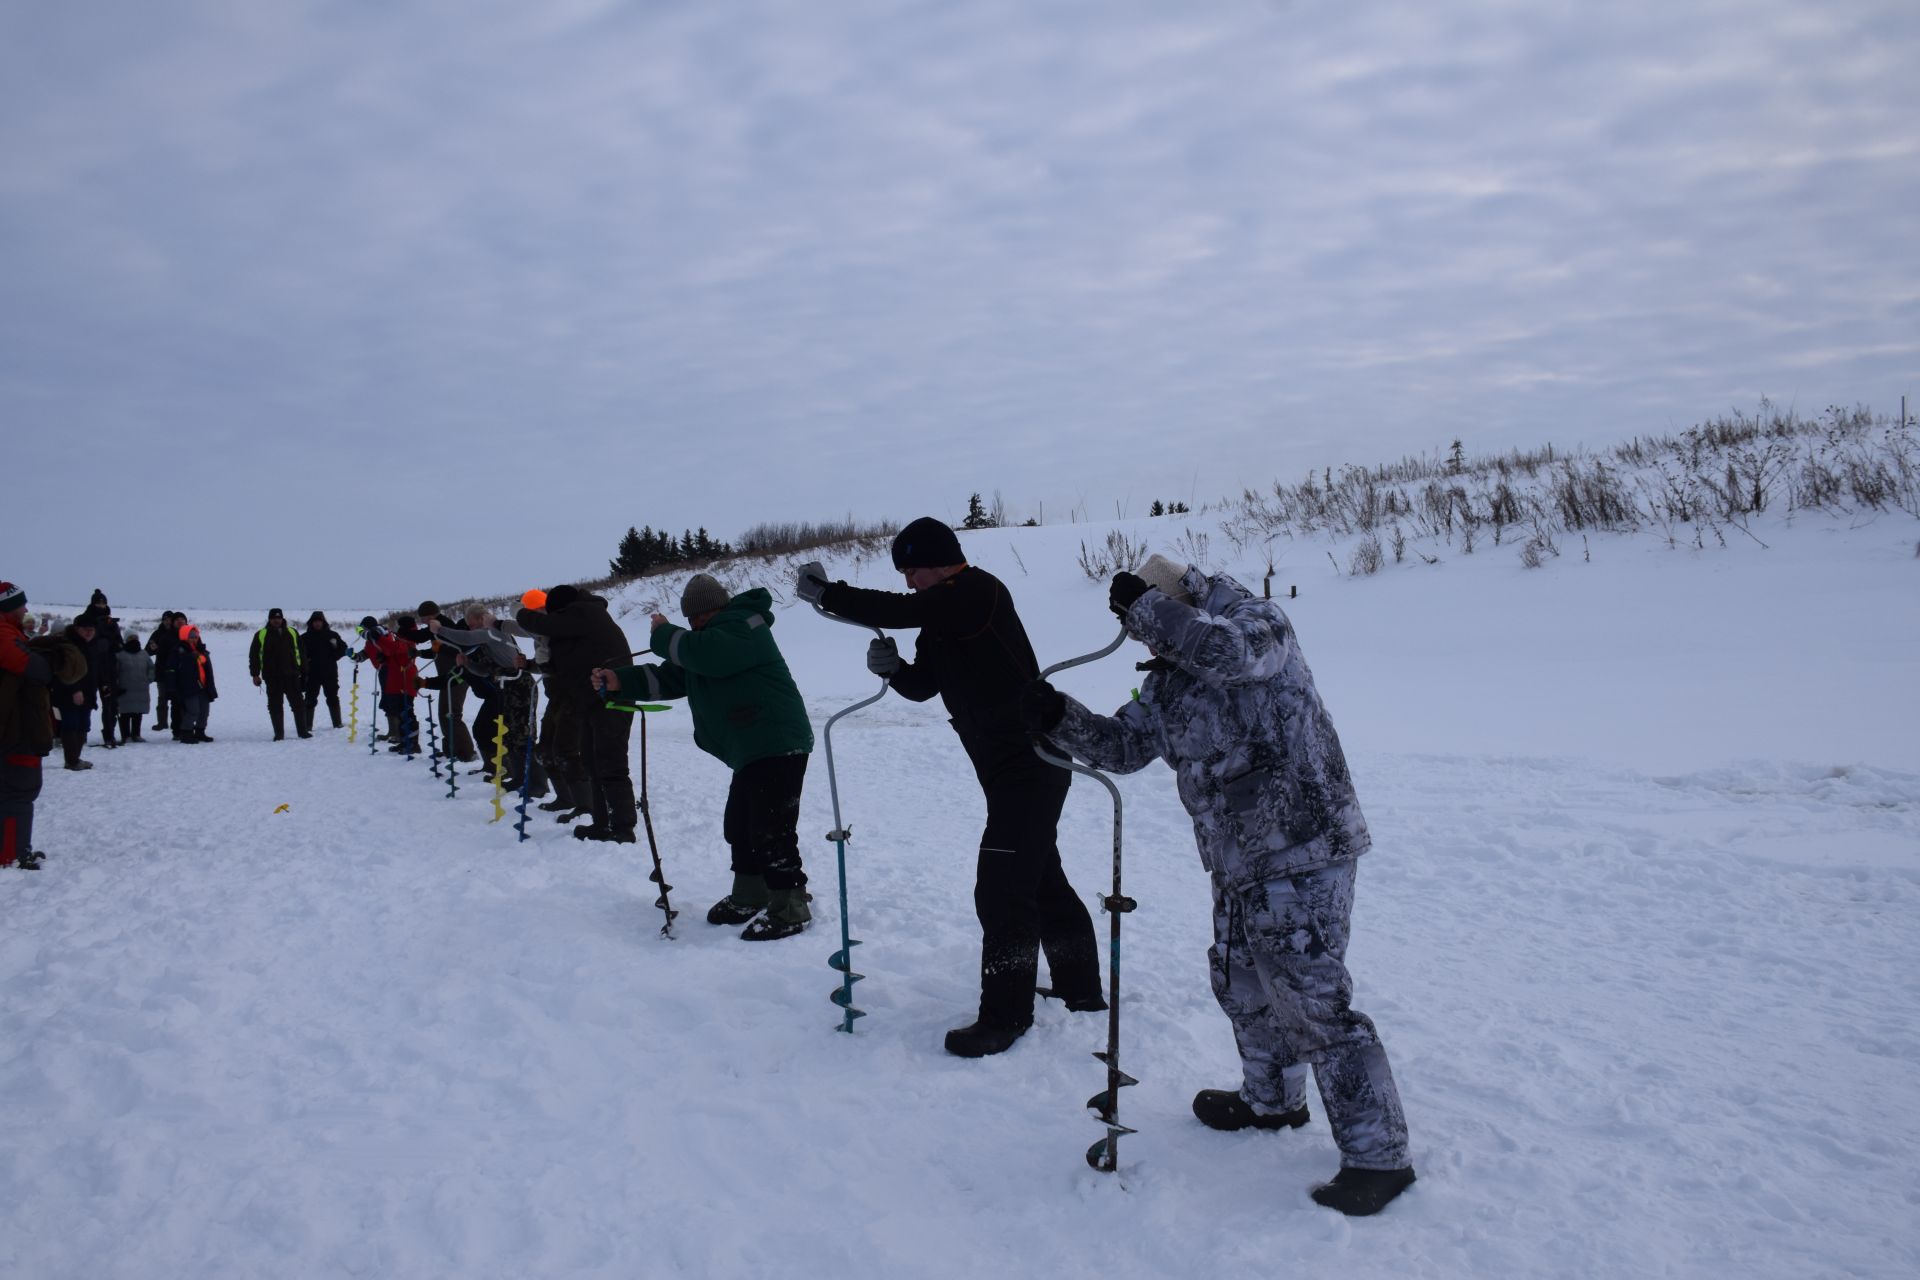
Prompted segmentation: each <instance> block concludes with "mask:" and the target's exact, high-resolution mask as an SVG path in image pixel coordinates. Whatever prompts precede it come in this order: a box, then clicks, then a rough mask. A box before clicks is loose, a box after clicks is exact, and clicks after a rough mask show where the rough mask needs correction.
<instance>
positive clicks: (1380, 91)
mask: <svg viewBox="0 0 1920 1280" xmlns="http://www.w3.org/2000/svg"><path fill="white" fill-rule="evenodd" d="M1903 391H1904V392H1906V393H1908V394H1910V395H1913V396H1915V398H1916V400H1920V5H1916V4H1914V3H1913V2H1912V0H1887V2H1885V3H1875V2H1868V0H1832V2H1830V3H1813V2H1811V0H1803V2H1800V3H1792V2H1786V0H1682V2H1681V3H1675V2H1674V0H1660V2H1659V3H1645V2H1642V0H1615V2H1610V3H1605V4H1593V3H1562V2H1559V0H1474V2H1468V0H1460V2H1458V3H1430V2H1419V0H1382V2H1380V3H1356V2H1355V0H1296V2H1294V3H1278V2H1275V0H1265V2H1258V0H1183V2H1182V3H1167V2H1166V0H1047V2H1046V3H1034V2H1033V0H968V2H967V3H955V2H947V3H931V2H929V0H921V2H918V3H908V2H906V0H834V2H832V3H808V4H799V3H792V2H791V0H699V2H695V0H685V2H682V3H668V2H663V0H654V2H648V3H642V2H639V0H629V2H625V3H619V2H614V0H541V2H540V3H537V4H529V3H524V2H520V0H515V2H512V3H508V2H505V0H457V2H455V0H438V2H424V3H410V2H405V0H396V3H393V4H364V3H346V2H344V0H336V2H333V3H294V2H292V0H284V2H277V3H272V4H258V3H251V2H250V0H224V2H218V3H216V2H212V0H171V2H170V3H167V4H148V3H141V2H137V0H118V2H117V3H112V2H106V0H74V2H72V3H60V4H33V3H28V2H27V0H6V2H5V3H0V424H4V433H5V436H4V438H5V443H4V453H3V454H0V458H4V462H3V464H0V465H3V466H4V471H5V474H6V476H7V479H8V481H9V483H8V484H7V490H8V499H7V509H8V513H9V519H8V521H7V524H8V527H7V530H6V535H5V538H4V543H0V546H3V547H4V551H3V552H0V556H3V557H4V561H5V563H3V564H0V577H10V578H13V579H15V580H17V581H20V582H23V583H26V584H27V585H28V589H29V592H30V594H34V595H36V596H38V597H39V598H41V599H44V600H55V599H67V600H72V599H75V598H78V597H83V596H84V593H85V592H86V591H87V590H88V589H90V588H91V587H93V586H96V585H98V586H105V587H106V588H107V589H108V591H109V593H110V594H112V595H113V596H114V598H115V599H116V601H119V600H125V601H128V602H150V603H153V604H173V603H176V602H184V603H191V604H198V605H201V606H221V605H253V604H258V603H265V602H268V601H269V600H271V601H273V602H280V603H284V604H285V605H286V606H287V607H288V608H290V609H294V608H298V609H305V608H306V607H308V605H307V604H303V603H302V602H303V601H308V602H313V603H321V602H328V601H354V602H358V601H367V600H387V601H391V602H393V603H396V604H398V603H402V602H407V601H411V600H415V599H417V598H419V597H420V596H422V595H426V594H438V595H454V594H459V593H463V592H467V591H486V590H505V589H518V588H519V587H521V586H524V585H531V584H534V583H540V584H545V585H551V583H553V582H555V581H559V580H562V579H565V578H568V577H572V576H584V575H587V574H591V573H594V572H597V571H600V570H602V569H603V568H604V563H605V560H606V558H607V557H608V556H609V555H610V554H611V553H612V551H613V544H614V542H615V541H616V540H617V538H618V536H619V534H620V533H621V532H622V531H623V530H624V529H625V528H626V526H627V525H629V524H654V525H665V526H669V527H672V528H674V529H679V528H681V527H683V526H690V525H706V526H708V527H710V528H711V529H712V530H713V532H714V533H716V534H717V535H720V536H723V537H732V536H734V535H736V534H738V533H739V532H740V531H741V530H742V529H744V528H745V527H746V526H748V525H750V524H752V523H755V522H756V521H759V520H762V519H796V518H798V519H807V518H814V519H818V518H827V517H835V516H839V515H843V514H846V513H848V512H852V513H853V514H855V515H857V516H860V517H863V518H878V517H885V516H893V517H900V518H906V517H910V516H912V515H915V514H919V513H922V512H933V513H936V514H941V515H947V516H950V517H953V518H956V519H957V518H958V516H959V515H960V514H961V513H962V512H963V511H964V509H965V503H966V497H967V494H968V493H969V492H970V491H972V490H976V489H977V490H982V491H986V492H989V493H991V491H993V490H995V489H998V490H1000V491H1001V492H1002V493H1003V495H1004V497H1005V499H1006V501H1007V502H1008V504H1009V505H1010V506H1011V507H1012V508H1013V509H1014V511H1015V512H1016V513H1017V514H1022V515H1024V514H1027V513H1029V512H1037V511H1038V509H1039V504H1041V503H1043V502H1044V504H1045V514H1046V518H1047V520H1048V522H1049V523H1052V522H1053V521H1055V520H1056V519H1064V518H1066V516H1067V514H1068V512H1069V510H1070V509H1072V508H1073V507H1075V506H1076V505H1079V506H1082V507H1083V508H1084V509H1085V510H1086V511H1087V512H1088V513H1089V514H1091V515H1093V516H1094V517H1096V518H1098V517H1101V516H1111V515H1112V514H1113V511H1114V507H1115V503H1116V502H1117V501H1120V502H1126V503H1128V504H1129V509H1130V510H1131V511H1133V512H1134V513H1136V514H1137V513H1139V511H1140V510H1141V509H1142V508H1143V507H1144V505H1145V503H1146V502H1147V500H1148V499H1150V498H1152V497H1156V496H1167V497H1181V498H1186V497H1190V496H1191V497H1193V498H1195V499H1198V500H1206V499H1209V498H1213V497H1217V496H1220V495H1221V494H1224V493H1228V492H1237V491H1238V489H1239V488H1240V487H1242V486H1243V485H1245V484H1249V483H1252V484H1259V483H1263V482H1264V481H1266V480H1269V479H1271V478H1272V477H1274V476H1276V475H1286V476H1289V477H1292V476H1297V475H1299V474H1301V473H1303V472H1304V471H1305V470H1306V469H1308V468H1309V467H1319V466H1324V465H1334V466H1338V465H1340V464H1341V463H1343V462H1362V463H1366V462H1375V461H1381V460H1385V459H1389V458H1393V457H1397V456H1399V455H1400V454H1402V453H1408V452H1423V451H1435V450H1438V449H1440V448H1443V447H1444V446H1445V444H1446V443H1447V442H1448V441H1449V440H1451V439H1452V438H1453V437H1455V436H1460V437H1463V438H1464V439H1465V440H1466V442H1467V445H1468V447H1469V449H1471V450H1475V451H1482V450H1489V451H1490V450H1493V449H1496V448H1502V447H1506V446H1509V445H1514V444H1538V443H1544V442H1547V441H1552V442H1554V443H1556V444H1559V445H1561V446H1572V445H1576V444H1581V443H1586V444H1590V445H1599V444H1605V443H1608V442H1611V441H1615V440H1618V439H1622V438H1624V437H1626V436H1628V435H1631V434H1633V433H1635V432H1638V431H1642V430H1654V429H1665V428H1670V427H1684V426H1686V425H1689V424H1690V423H1692V422H1694V421H1697V420H1699V419H1700V418H1702V417H1705V416H1708V415H1711V414H1713V413H1715V412H1718V411H1721V410H1724V409H1727V408H1730V407H1734V406H1740V407H1745V408H1752V407H1754V406H1755V404H1756V403H1757V401H1758V399H1759V397H1761V396H1762V395H1767V396H1771V397H1773V398H1774V399H1775V400H1776V401H1780V402H1783V403H1793V404H1796V405H1798V406H1799V407H1801V408H1804V409H1813V410H1818V409H1819V408H1821V407H1823V406H1825V405H1826V404H1828V403H1833V402H1843V403H1849V404H1850V403H1853V402H1856V401H1866V402H1868V403H1871V404H1873V405H1875V406H1876V407H1878V408H1883V409H1888V410H1893V409H1896V408H1897V403H1898V398H1899V396H1900V394H1901V393H1902V392H1903Z"/></svg>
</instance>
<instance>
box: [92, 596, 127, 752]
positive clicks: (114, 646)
mask: <svg viewBox="0 0 1920 1280" xmlns="http://www.w3.org/2000/svg"><path fill="white" fill-rule="evenodd" d="M87 613H88V614H91V615H92V616H93V640H92V642H91V644H90V646H89V648H88V649H87V668H88V670H89V672H90V674H91V676H92V683H93V688H94V695H93V696H94V697H96V698H98V700H99V705H100V744H101V745H102V746H106V747H117V746H119V745H120V743H119V741H118V740H117V739H115V738H114V736H113V734H114V727H115V726H116V725H118V724H119V723H120V719H119V717H120V708H119V705H118V704H119V701H120V694H119V688H120V679H119V673H120V668H119V663H120V646H121V645H122V644H123V643H124V640H123V639H122V637H121V635H120V619H118V618H116V617H114V616H113V610H112V608H111V607H110V606H109V605H108V604H107V593H106V592H104V591H101V590H99V589H97V588H96V589H95V591H94V593H93V599H92V600H91V601H90V602H89V603H88V605H87ZM91 700H92V699H89V701H91Z"/></svg>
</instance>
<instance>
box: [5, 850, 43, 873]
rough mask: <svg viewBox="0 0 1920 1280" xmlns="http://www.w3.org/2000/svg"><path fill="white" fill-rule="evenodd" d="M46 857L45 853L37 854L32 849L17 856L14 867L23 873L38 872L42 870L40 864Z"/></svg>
mask: <svg viewBox="0 0 1920 1280" xmlns="http://www.w3.org/2000/svg"><path fill="white" fill-rule="evenodd" d="M45 857H46V855H45V854H44V853H35V852H34V851H33V850H31V849H27V850H24V851H22V852H21V853H20V854H18V855H16V856H15V858H14V860H13V863H12V865H13V866H16V867H18V868H20V870H22V871H38V870H39V869H40V863H41V861H42V859H44V858H45Z"/></svg>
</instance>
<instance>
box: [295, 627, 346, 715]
mask: <svg viewBox="0 0 1920 1280" xmlns="http://www.w3.org/2000/svg"><path fill="white" fill-rule="evenodd" d="M346 656H347V642H346V641H345V640H344V639H342V638H341V636H340V633H339V632H338V631H335V630H334V629H333V628H332V627H331V626H329V625H328V624H327V615H326V614H324V613H322V612H320V611H319V610H318V609H315V610H314V611H313V613H312V615H311V616H309V617H308V618H307V629H306V630H305V631H303V632H301V634H300V661H301V663H302V664H303V665H304V666H305V668H306V670H305V672H304V673H303V674H302V676H301V680H302V683H303V684H304V685H305V687H306V710H307V728H308V729H309V730H311V729H312V728H313V713H314V712H315V711H318V710H319V709H320V695H321V693H322V692H324V693H325V694H326V695H327V714H328V715H330V716H332V717H333V727H334V728H336V729H338V728H339V727H340V659H342V658H344V657H346Z"/></svg>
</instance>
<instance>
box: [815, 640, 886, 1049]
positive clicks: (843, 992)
mask: <svg viewBox="0 0 1920 1280" xmlns="http://www.w3.org/2000/svg"><path fill="white" fill-rule="evenodd" d="M813 608H814V611H815V612H816V613H818V614H819V615H820V616H821V617H823V618H833V620H834V621H835V622H844V623H846V624H847V625H848V626H850V627H860V628H861V630H863V631H871V632H873V634H874V635H876V636H878V637H880V638H881V639H882V640H884V639H886V638H887V633H886V632H884V631H882V630H881V629H880V628H878V627H868V626H863V625H862V624H861V623H858V622H854V621H853V620H852V619H850V618H836V617H834V615H833V614H831V613H828V612H827V611H826V610H825V609H822V608H821V607H820V606H819V604H818V603H817V602H816V603H815V604H814V606H813ZM886 696H887V678H886V677H885V676H881V677H880V691H879V692H878V693H876V694H874V695H873V696H872V697H871V698H867V699H865V700H863V701H861V702H856V703H854V704H853V705H852V706H850V707H846V708H844V709H843V710H841V711H839V712H837V713H836V714H834V715H833V716H831V717H829V718H828V720H827V727H826V729H825V730H824V731H822V733H821V735H820V736H821V740H822V741H823V742H824V743H825V749H826V756H827V792H828V794H829V795H831V796H832V797H833V830H831V831H829V832H827V839H829V840H831V841H833V843H834V848H835V850H836V854H837V858H838V861H839V870H840V949H839V950H838V951H836V952H834V953H833V955H832V956H831V957H830V958H829V959H828V960H827V966H828V967H829V968H832V969H837V970H839V972H840V975H841V978H840V986H839V989H838V990H836V991H834V992H832V993H831V994H830V995H829V996H828V998H829V999H830V1000H832V1001H833V1002H834V1003H835V1004H837V1005H839V1006H840V1008H841V1009H842V1010H844V1014H843V1016H842V1019H841V1022H840V1030H842V1031H845V1032H847V1033H849V1034H851V1033H852V1031H853V1020H854V1019H855V1018H864V1017H866V1016H867V1014H866V1011H865V1010H864V1009H856V1008H854V1007H853V984H854V983H856V982H858V981H860V980H861V979H862V978H864V977H865V976H866V975H865V974H861V973H855V972H854V971H853V949H854V948H855V947H857V946H859V945H860V939H858V938H855V937H851V936H850V935H849V933H848V926H847V841H849V840H851V839H852V838H853V832H852V829H851V828H849V827H848V826H847V824H846V823H844V822H842V821H840V782H839V779H838V778H837V777H835V775H834V772H833V726H834V725H835V724H837V723H838V722H839V721H840V719H841V718H842V717H844V716H849V715H852V714H853V713H854V712H856V711H858V710H860V709H861V708H862V707H870V706H872V705H873V704H874V703H876V702H878V701H880V699H882V698H884V697H886Z"/></svg>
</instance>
